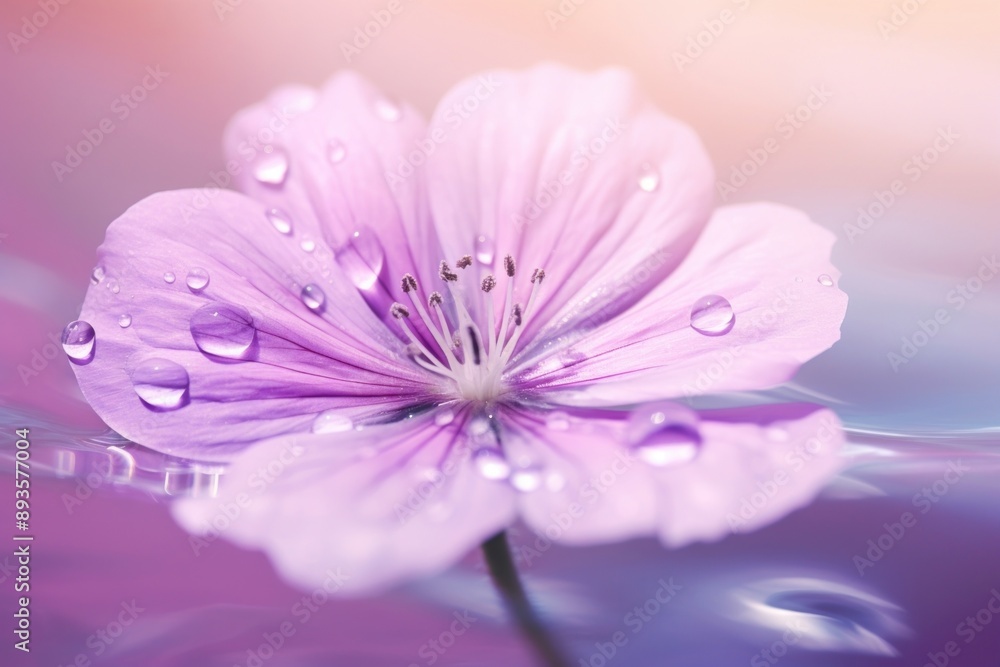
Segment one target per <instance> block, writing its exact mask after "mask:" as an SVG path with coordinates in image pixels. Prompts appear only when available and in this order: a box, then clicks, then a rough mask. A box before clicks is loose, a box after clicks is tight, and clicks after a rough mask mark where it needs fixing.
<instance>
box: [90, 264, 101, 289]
mask: <svg viewBox="0 0 1000 667" xmlns="http://www.w3.org/2000/svg"><path fill="white" fill-rule="evenodd" d="M102 280H104V267H103V266H95V267H94V270H93V271H91V272H90V283H91V284H92V285H98V284H100V282H101V281H102Z"/></svg>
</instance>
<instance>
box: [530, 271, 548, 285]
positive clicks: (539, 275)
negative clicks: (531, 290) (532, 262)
mask: <svg viewBox="0 0 1000 667" xmlns="http://www.w3.org/2000/svg"><path fill="white" fill-rule="evenodd" d="M543 280H545V269H535V270H534V272H533V273H532V274H531V282H533V283H535V282H538V283H540V282H542V281H543Z"/></svg>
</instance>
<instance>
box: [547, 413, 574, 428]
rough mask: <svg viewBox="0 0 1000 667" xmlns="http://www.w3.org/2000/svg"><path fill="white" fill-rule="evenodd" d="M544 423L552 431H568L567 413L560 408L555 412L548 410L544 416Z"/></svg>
mask: <svg viewBox="0 0 1000 667" xmlns="http://www.w3.org/2000/svg"><path fill="white" fill-rule="evenodd" d="M545 425H546V426H548V427H549V428H550V429H552V430H553V431H568V430H569V415H567V414H566V413H565V412H562V411H560V410H556V411H555V412H550V413H549V414H548V416H547V417H546V418H545Z"/></svg>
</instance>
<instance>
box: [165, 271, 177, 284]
mask: <svg viewBox="0 0 1000 667" xmlns="http://www.w3.org/2000/svg"><path fill="white" fill-rule="evenodd" d="M176 279H177V277H176V276H175V275H174V274H173V273H172V272H171V271H167V272H166V273H164V274H163V282H165V283H167V284H168V285H173V284H174V280H176Z"/></svg>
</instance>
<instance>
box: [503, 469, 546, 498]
mask: <svg viewBox="0 0 1000 667" xmlns="http://www.w3.org/2000/svg"><path fill="white" fill-rule="evenodd" d="M510 485H511V486H513V487H514V488H515V489H517V490H518V491H523V492H524V493H529V492H531V491H534V490H536V489H537V488H538V487H540V486H541V485H542V471H541V470H540V469H539V468H538V467H537V466H528V467H524V468H518V469H517V470H515V471H514V472H513V473H511V476H510Z"/></svg>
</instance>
